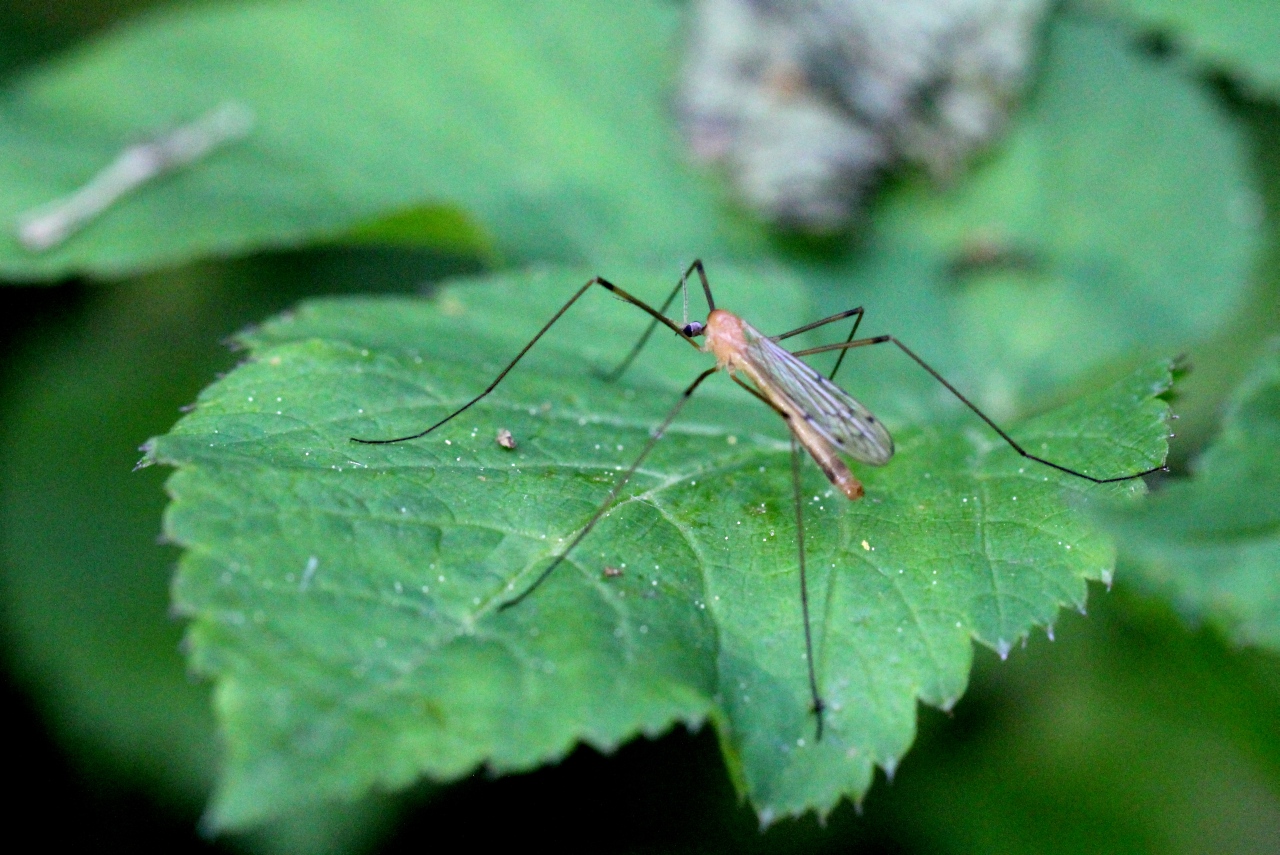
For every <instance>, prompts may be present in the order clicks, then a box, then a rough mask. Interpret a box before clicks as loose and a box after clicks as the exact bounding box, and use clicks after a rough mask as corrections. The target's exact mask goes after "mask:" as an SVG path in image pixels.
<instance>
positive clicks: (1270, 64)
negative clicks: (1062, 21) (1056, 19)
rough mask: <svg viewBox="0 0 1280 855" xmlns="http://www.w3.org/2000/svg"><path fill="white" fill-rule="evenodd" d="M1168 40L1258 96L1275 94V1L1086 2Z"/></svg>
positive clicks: (1278, 59) (1279, 29)
mask: <svg viewBox="0 0 1280 855" xmlns="http://www.w3.org/2000/svg"><path fill="white" fill-rule="evenodd" d="M1092 4H1093V5H1101V6H1106V7H1111V8H1113V9H1115V10H1116V11H1118V12H1123V13H1125V14H1128V15H1130V16H1132V17H1133V18H1136V19H1137V20H1138V21H1140V22H1142V24H1144V25H1145V26H1147V27H1148V28H1150V29H1154V30H1157V31H1158V32H1160V33H1161V34H1164V35H1168V36H1170V37H1172V39H1173V41H1174V43H1175V44H1177V45H1180V46H1185V47H1186V48H1188V49H1189V50H1190V51H1191V52H1192V53H1193V54H1195V56H1196V57H1197V58H1199V59H1200V60H1201V61H1203V62H1205V63H1207V64H1209V65H1212V66H1215V67H1217V68H1219V69H1221V70H1223V71H1226V72H1227V73H1229V74H1231V75H1232V76H1234V77H1237V78H1239V79H1240V80H1241V81H1243V82H1244V83H1245V84H1246V85H1248V86H1249V87H1250V88H1251V89H1253V90H1254V91H1255V92H1257V93H1258V94H1260V95H1264V96H1270V97H1273V98H1274V97H1275V96H1276V95H1280V3H1277V2H1276V0H1092Z"/></svg>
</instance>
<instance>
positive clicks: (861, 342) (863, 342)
mask: <svg viewBox="0 0 1280 855" xmlns="http://www.w3.org/2000/svg"><path fill="white" fill-rule="evenodd" d="M886 341H891V342H893V343H894V344H896V345H897V346H898V349H899V350H901V351H902V352H903V353H905V354H906V355H907V356H909V357H911V359H912V360H914V361H915V363H916V364H917V365H919V366H920V367H921V368H923V369H924V370H925V371H927V372H928V373H929V375H930V376H931V377H933V379H934V380H937V381H938V382H939V383H941V384H942V385H943V386H945V387H946V388H947V391H948V392H950V393H951V394H953V395H955V396H956V397H957V398H959V399H960V403H962V404H964V405H965V406H966V407H968V408H969V409H970V410H972V411H973V412H974V414H975V415H977V417H978V418H980V419H982V420H983V421H984V422H986V423H987V426H988V427H989V428H991V429H992V430H993V431H995V432H996V433H997V434H999V435H1000V438H1001V439H1003V440H1004V441H1005V442H1007V443H1009V445H1010V446H1011V447H1012V448H1013V450H1014V451H1016V452H1018V453H1019V454H1021V455H1022V456H1023V457H1025V458H1027V459H1028V460H1034V461H1036V462H1037V463H1043V464H1044V465H1045V466H1048V467H1051V468H1053V469H1057V470H1058V471H1059V472H1065V473H1067V474H1068V475H1074V476H1076V477H1077V478H1083V479H1085V480H1086V481H1092V482H1093V483H1095V484H1111V483H1114V482H1116V481H1130V480H1132V479H1134V478H1141V477H1142V476H1143V475H1150V474H1151V473H1153V472H1167V471H1168V467H1167V466H1163V465H1161V466H1153V467H1151V468H1150V469H1144V470H1143V471H1141V472H1134V473H1133V474H1132V475H1117V476H1115V477H1114V478H1095V477H1093V476H1092V475H1086V474H1085V473H1083V472H1080V471H1078V470H1076V469H1072V468H1071V467H1069V466H1063V465H1062V464H1061V463H1054V462H1053V461H1052V460H1046V459H1045V458H1043V457H1038V456H1036V455H1034V454H1032V453H1031V452H1029V451H1027V450H1026V449H1025V448H1023V447H1022V446H1021V445H1019V444H1018V442H1017V440H1015V439H1014V438H1013V437H1011V436H1009V434H1007V433H1005V431H1004V430H1003V429H1002V428H1001V427H1000V426H999V425H998V424H996V423H995V422H993V421H992V420H991V418H990V417H989V416H988V415H987V414H986V413H984V412H982V410H980V409H978V407H977V405H975V404H974V403H973V402H972V401H970V400H969V399H968V398H966V397H965V396H964V395H963V394H961V392H960V390H959V389H957V388H956V387H955V386H952V385H951V384H950V383H949V382H948V381H947V379H946V378H945V377H943V376H942V375H941V374H939V373H938V372H937V371H935V370H934V369H933V367H932V366H930V365H929V363H927V362H925V361H924V360H923V359H921V358H920V357H919V356H917V355H916V353H915V351H913V350H912V349H911V348H909V347H907V346H906V345H905V344H903V343H902V342H900V341H898V340H897V339H896V338H894V337H893V336H891V335H878V336H876V337H874V338H863V339H858V340H857V341H847V342H845V343H843V344H824V345H822V346H820V347H811V348H809V349H807V350H797V351H795V353H793V354H792V355H793V356H810V355H812V354H815V353H826V352H827V351H829V350H852V349H853V348H855V347H866V346H867V345H872V344H884V343H885V342H886Z"/></svg>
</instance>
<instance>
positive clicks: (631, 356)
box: [604, 258, 716, 382]
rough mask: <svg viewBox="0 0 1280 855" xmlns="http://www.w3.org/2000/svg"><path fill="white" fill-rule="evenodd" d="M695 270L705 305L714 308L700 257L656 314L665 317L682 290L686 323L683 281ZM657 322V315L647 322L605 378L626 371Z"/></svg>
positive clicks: (686, 271) (620, 374)
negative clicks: (705, 301)
mask: <svg viewBox="0 0 1280 855" xmlns="http://www.w3.org/2000/svg"><path fill="white" fill-rule="evenodd" d="M695 270H697V271H698V277H699V278H700V279H701V280H702V290H703V292H704V293H705V294H706V295H707V306H708V307H709V308H710V309H714V308H715V307H716V304H715V301H714V300H712V298H711V284H710V283H709V282H707V273H706V270H704V269H703V266H702V259H700V258H699V259H697V260H696V261H694V262H693V264H690V265H689V267H688V269H687V270H685V272H684V275H683V276H681V277H680V281H679V282H677V283H676V287H674V288H672V289H671V293H670V294H668V295H667V299H665V300H663V301H662V307H661V308H660V309H658V314H660V315H662V316H664V317H665V316H666V314H667V309H669V308H670V307H671V303H672V301H674V300H675V298H676V295H677V294H679V293H681V292H684V294H685V298H684V313H683V314H682V316H681V317H682V320H683V321H684V323H686V324H687V323H688V321H689V295H688V292H687V291H685V283H686V282H688V280H689V274H690V273H692V272H693V271H695ZM650 314H653V313H652V312H650ZM659 322H660V321H659V319H658V318H657V317H654V319H653V320H652V321H650V322H649V326H647V327H645V330H644V332H643V333H642V334H641V335H640V339H639V340H638V341H637V342H636V343H635V345H634V346H633V347H632V348H631V351H630V352H629V353H628V354H627V355H626V357H625V358H624V359H623V360H622V362H620V363H618V367H617V368H614V369H613V370H612V371H609V372H608V373H606V374H605V375H604V379H605V380H607V381H609V382H612V381H614V380H617V379H618V378H619V377H621V376H622V375H623V374H624V373H625V372H626V370H627V369H628V368H630V367H631V363H632V362H635V360H636V357H637V356H639V355H640V351H641V350H644V346H645V345H646V344H648V343H649V338H650V336H652V335H653V331H654V330H655V329H657V327H658V324H659ZM667 326H671V324H670V323H668V324H667ZM682 332H683V331H682ZM698 332H701V325H699V329H698Z"/></svg>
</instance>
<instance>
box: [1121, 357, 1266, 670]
mask: <svg viewBox="0 0 1280 855" xmlns="http://www.w3.org/2000/svg"><path fill="white" fill-rule="evenodd" d="M1277 494H1280V343H1273V344H1272V346H1271V347H1270V348H1269V349H1268V351H1267V353H1266V354H1265V356H1264V357H1263V358H1262V359H1261V360H1260V361H1259V363H1258V365H1257V366H1256V367H1255V368H1254V370H1253V371H1252V372H1251V373H1250V375H1249V377H1248V378H1247V379H1246V380H1245V381H1244V383H1243V384H1242V385H1241V387H1240V388H1239V389H1238V390H1236V392H1235V394H1234V395H1233V397H1232V401H1231V404H1230V409H1229V411H1228V413H1227V416H1226V418H1225V420H1224V422H1223V426H1222V434H1221V435H1220V436H1219V437H1218V439H1217V440H1216V442H1214V444H1213V445H1212V446H1210V447H1209V449H1208V450H1207V451H1206V452H1205V453H1204V455H1203V456H1202V457H1201V458H1200V460H1199V462H1198V465H1197V466H1196V469H1195V474H1194V475H1193V477H1191V478H1189V479H1187V480H1185V481H1182V482H1174V483H1172V484H1170V485H1168V486H1167V487H1166V488H1165V489H1163V490H1161V491H1160V492H1159V493H1158V494H1157V495H1155V496H1152V497H1151V499H1150V500H1149V501H1147V502H1145V503H1143V505H1142V506H1140V507H1132V508H1126V509H1124V510H1115V511H1112V512H1110V513H1109V514H1107V515H1106V517H1104V518H1105V519H1107V520H1108V522H1109V524H1110V528H1111V529H1112V530H1113V531H1114V532H1115V534H1116V535H1117V537H1118V538H1119V540H1120V542H1121V543H1123V544H1124V553H1125V556H1126V558H1128V559H1132V561H1133V562H1134V564H1135V565H1136V568H1137V569H1138V570H1139V573H1140V578H1141V579H1142V581H1143V582H1144V584H1146V585H1148V586H1150V587H1152V588H1154V589H1156V590H1158V591H1160V592H1161V593H1163V594H1165V595H1166V596H1168V597H1169V598H1170V599H1172V601H1173V602H1174V603H1175V604H1176V605H1177V606H1178V608H1179V609H1180V610H1181V611H1182V612H1183V613H1184V614H1186V615H1187V616H1189V617H1191V618H1194V619H1196V620H1202V621H1208V622H1210V623H1213V624H1215V625H1217V626H1219V627H1221V628H1222V629H1223V630H1225V631H1226V632H1227V633H1228V634H1230V635H1231V636H1232V637H1234V638H1235V639H1236V640H1237V641H1238V642H1240V643H1242V644H1258V645H1262V646H1264V647H1270V648H1272V649H1277V648H1280V572H1278V571H1280V505H1278V504H1277V502H1276V496H1277Z"/></svg>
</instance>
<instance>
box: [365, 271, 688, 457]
mask: <svg viewBox="0 0 1280 855" xmlns="http://www.w3.org/2000/svg"><path fill="white" fill-rule="evenodd" d="M592 285H599V286H600V287H601V288H604V289H605V290H606V291H609V292H611V293H613V294H615V295H617V296H618V297H620V298H622V299H623V300H626V301H627V302H628V303H631V304H632V305H633V306H637V307H638V308H640V309H642V310H644V311H645V312H647V313H649V314H650V315H652V316H653V319H654V322H655V323H656V322H659V321H660V322H662V323H665V324H666V325H667V326H668V327H670V328H671V329H672V330H673V331H674V332H675V333H676V335H678V336H680V337H681V338H683V339H684V340H685V341H687V342H689V344H691V345H693V347H694V348H697V347H698V343H697V342H696V341H694V340H693V339H691V338H690V337H689V336H687V335H685V334H684V331H683V330H681V329H680V327H679V326H677V325H676V323H675V321H673V320H671V319H670V318H668V317H667V316H666V315H664V314H662V312H660V311H658V310H657V309H654V308H653V307H652V306H650V305H649V304H648V303H646V302H644V301H643V300H640V299H638V298H636V297H633V296H631V295H630V294H628V293H627V292H626V291H623V290H622V289H621V288H619V287H618V286H616V285H614V284H613V283H612V282H610V281H609V280H607V279H603V278H601V277H599V276H596V277H595V278H593V279H591V280H590V281H589V282H587V284H585V285H583V286H582V287H581V288H579V289H578V290H577V292H576V293H575V294H574V295H573V296H572V297H570V298H569V301H568V302H567V303H565V304H564V305H563V306H561V307H560V309H559V311H557V312H556V313H555V314H554V315H552V316H551V320H549V321H547V322H546V323H545V324H543V326H542V329H540V330H538V332H537V334H536V335H535V336H534V337H533V338H532V339H530V340H529V343H528V344H526V345H525V346H524V347H522V348H521V349H520V352H519V353H517V354H516V356H515V359H512V360H511V361H510V362H509V363H507V367H506V368H504V369H502V371H501V372H500V373H499V374H498V376H497V377H495V378H494V380H493V382H492V383H490V384H489V385H488V387H486V388H485V390H484V391H483V392H481V393H480V394H479V395H476V396H475V397H474V398H472V399H471V400H470V401H467V402H466V403H465V404H463V405H462V406H461V407H459V408H458V409H456V410H454V411H453V412H452V413H449V415H447V416H445V417H444V418H442V419H441V420H440V421H438V422H436V423H435V424H433V425H432V426H431V427H429V428H427V429H426V430H422V431H418V432H417V433H413V434H409V435H408V436H397V437H395V438H394V439H360V438H359V437H354V436H353V437H351V441H352V442H360V443H364V444H365V445H386V444H388V443H392V442H405V441H406V440H410V439H418V438H419V437H423V436H426V435H427V434H429V433H431V432H432V431H433V430H435V429H436V428H438V427H440V426H441V425H443V424H444V423H445V422H447V421H449V420H450V419H452V418H454V417H455V416H458V415H461V414H462V413H464V412H466V411H467V410H468V409H470V408H471V406H472V405H473V404H476V403H477V402H479V401H480V400H481V399H483V398H484V397H485V396H486V395H488V394H489V393H490V392H492V391H493V390H494V389H496V388H497V386H498V384H499V383H501V382H502V380H503V378H504V377H506V376H507V374H509V373H510V372H511V369H512V368H515V367H516V363H517V362H519V361H520V360H521V359H523V358H524V355H525V354H526V353H528V352H529V350H530V348H532V347H533V346H534V345H535V344H537V343H538V339H540V338H542V336H543V335H544V334H545V333H546V332H547V330H549V329H551V326H552V325H553V324H554V323H555V322H556V321H558V320H560V318H561V316H562V315H564V313H565V312H567V311H569V307H570V306H572V305H573V304H574V303H576V302H577V301H578V298H579V297H581V296H582V295H583V294H585V293H587V290H588V289H589V288H590V287H591V286H592Z"/></svg>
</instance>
